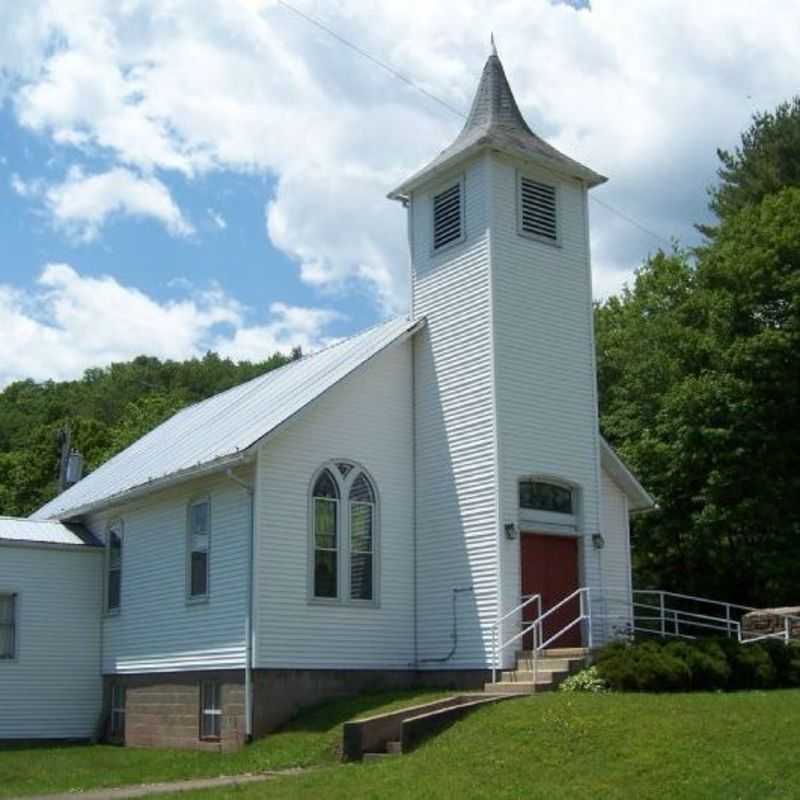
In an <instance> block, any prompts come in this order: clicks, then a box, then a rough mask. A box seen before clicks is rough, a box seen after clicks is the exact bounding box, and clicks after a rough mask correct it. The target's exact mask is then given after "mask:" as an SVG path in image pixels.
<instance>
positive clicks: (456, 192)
mask: <svg viewBox="0 0 800 800" xmlns="http://www.w3.org/2000/svg"><path fill="white" fill-rule="evenodd" d="M461 204H462V198H461V182H460V181H459V182H458V183H454V184H453V185H452V186H449V187H448V188H447V189H445V190H444V191H443V192H440V193H439V194H437V195H434V196H433V249H434V250H439V249H440V248H442V247H445V245H448V244H452V243H453V242H457V241H459V240H460V239H461V238H462V237H463V230H462V228H463V224H464V222H463V214H462V208H461Z"/></svg>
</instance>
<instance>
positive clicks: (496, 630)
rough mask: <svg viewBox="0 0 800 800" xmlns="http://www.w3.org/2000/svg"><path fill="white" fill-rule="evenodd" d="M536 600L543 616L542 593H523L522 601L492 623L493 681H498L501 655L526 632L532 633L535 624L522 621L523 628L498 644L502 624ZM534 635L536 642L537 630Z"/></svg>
mask: <svg viewBox="0 0 800 800" xmlns="http://www.w3.org/2000/svg"><path fill="white" fill-rule="evenodd" d="M533 602H535V603H536V604H537V606H538V610H539V615H540V616H541V613H542V596H541V595H540V594H529V595H522V602H521V603H520V604H519V605H517V606H514V608H512V609H511V611H507V612H506V613H505V614H503V616H502V617H498V618H497V619H496V620H495V621H494V624H493V625H492V650H493V651H494V652H493V658H492V683H497V663H498V660H499V657H500V654H501V653H502V652H503V651H504V650H505V649H506V648H507V647H510V646H511V645H512V644H514V642H516V641H517V640H518V639H521V638H522V637H523V636H525V635H526V634H528V633H530V632H531V631H532V630H533V627H534V624H535V623H531V624H530V625H528V626H526V622H527V620H523V621H522V630H521V631H520V632H519V633H518V634H516V635H514V636H512V637H511V638H510V639H507V640H506V641H504V642H502V643H501V644H499V645H498V642H497V639H498V635H500V634H501V628H500V626H501V625H502V624H503V623H504V622H505V621H506V620H507V619H508V618H509V617H511V616H513V615H514V614H522V611H523V609H525V608H527V606H529V605H530V604H531V603H533ZM533 635H534V644H535V643H536V632H535V631H534V632H533Z"/></svg>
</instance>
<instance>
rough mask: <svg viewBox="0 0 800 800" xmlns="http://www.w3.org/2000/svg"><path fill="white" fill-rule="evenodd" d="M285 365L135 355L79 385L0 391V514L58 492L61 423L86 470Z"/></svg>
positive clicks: (27, 508)
mask: <svg viewBox="0 0 800 800" xmlns="http://www.w3.org/2000/svg"><path fill="white" fill-rule="evenodd" d="M299 355H300V353H299V351H298V352H295V353H294V354H293V355H292V357H298V356H299ZM289 360H290V358H288V357H286V356H283V355H280V354H276V355H273V356H272V357H271V358H269V359H267V360H266V361H262V362H259V363H257V364H253V363H250V362H246V361H245V362H241V363H238V364H236V363H234V362H233V361H230V360H229V359H222V358H220V357H219V356H217V355H215V354H214V353H208V354H207V355H206V356H205V357H204V358H202V359H192V360H190V361H183V362H175V361H159V360H158V359H157V358H150V357H147V356H140V357H139V358H136V359H134V360H133V361H130V362H127V363H120V364H112V365H111V366H110V367H103V368H98V369H90V370H87V371H86V372H85V373H84V375H83V377H82V378H81V379H80V380H75V381H61V382H56V381H48V382H46V383H39V384H37V383H34V382H33V381H19V382H17V383H13V384H11V385H10V386H8V387H7V388H6V389H5V390H4V391H3V392H1V393H0V514H6V515H11V516H25V515H27V514H29V513H31V512H32V511H34V510H35V509H36V508H38V507H39V506H40V505H42V503H44V502H46V501H47V500H49V499H50V498H51V497H53V496H55V494H57V491H58V473H59V446H58V436H59V432H60V431H62V430H63V429H64V426H65V425H67V424H69V426H70V429H71V432H72V441H73V446H74V447H76V448H78V449H79V450H80V452H81V453H82V454H83V456H84V458H85V461H86V468H87V471H88V470H92V469H95V468H96V467H97V466H99V465H100V464H102V463H103V462H104V461H106V460H107V459H109V458H111V456H113V455H114V454H115V453H118V452H119V451H120V450H123V449H124V448H125V447H127V446H128V445H129V444H131V443H132V442H134V441H135V440H136V439H138V438H139V437H140V436H142V435H144V434H145V433H147V432H148V431H149V430H152V429H153V428H154V427H155V426H156V425H158V424H160V423H161V422H163V421H164V420H165V419H167V417H169V416H171V415H172V414H174V413H175V412H176V411H178V410H180V409H181V408H184V407H185V406H187V405H190V404H192V403H196V402H197V401H199V400H203V399H205V398H206V397H210V396H211V395H213V394H217V392H221V391H224V390H225V389H229V388H230V387H231V386H235V385H236V384H239V383H242V382H243V381H247V380H250V379H251V378H255V377H256V376H258V375H261V374H263V373H264V372H267V371H269V370H271V369H275V368H276V367H280V366H283V365H284V364H286V363H288V361H289Z"/></svg>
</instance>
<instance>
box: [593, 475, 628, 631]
mask: <svg viewBox="0 0 800 800" xmlns="http://www.w3.org/2000/svg"><path fill="white" fill-rule="evenodd" d="M602 485H603V503H602V508H603V528H602V533H603V538H604V539H605V546H604V547H603V550H602V552H601V553H600V554H599V556H600V559H601V564H602V584H603V588H604V589H606V590H607V593H608V598H609V600H608V602H607V606H606V607H605V608H603V613H604V614H605V615H607V617H608V618H607V619H605V620H604V622H603V631H602V634H603V637H604V638H609V637H612V636H614V635H615V634H617V633H619V632H621V631H623V630H624V629H625V627H626V625H628V624H629V623H630V622H631V608H630V605H629V604H630V602H631V599H632V596H633V595H632V590H633V585H632V578H631V543H630V533H629V515H628V499H627V497H626V496H625V493H624V492H623V491H622V489H620V487H619V486H618V485H617V484H616V483H615V481H614V479H613V478H612V477H611V476H610V475H609V474H608V473H607V472H606V471H605V470H603V472H602Z"/></svg>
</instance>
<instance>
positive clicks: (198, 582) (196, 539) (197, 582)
mask: <svg viewBox="0 0 800 800" xmlns="http://www.w3.org/2000/svg"><path fill="white" fill-rule="evenodd" d="M187 518H188V519H187V537H188V540H187V564H186V566H187V578H186V593H187V596H188V599H189V600H190V601H192V602H198V601H202V600H207V599H208V595H209V567H210V553H211V502H210V501H209V499H208V498H207V497H202V498H198V499H197V500H193V501H192V502H191V503H189V509H188V514H187Z"/></svg>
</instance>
